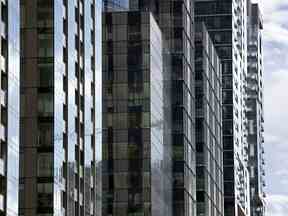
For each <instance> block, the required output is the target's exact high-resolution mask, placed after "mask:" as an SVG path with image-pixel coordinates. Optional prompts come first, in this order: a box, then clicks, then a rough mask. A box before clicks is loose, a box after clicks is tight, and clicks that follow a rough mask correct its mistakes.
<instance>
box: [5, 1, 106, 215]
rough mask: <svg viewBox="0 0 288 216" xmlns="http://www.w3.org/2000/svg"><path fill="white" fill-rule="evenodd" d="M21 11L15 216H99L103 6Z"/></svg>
mask: <svg viewBox="0 0 288 216" xmlns="http://www.w3.org/2000/svg"><path fill="white" fill-rule="evenodd" d="M9 2H11V1H9ZM20 3H21V5H20V6H21V41H22V44H21V86H20V87H21V132H20V140H21V141H20V150H21V153H20V165H21V167H20V177H21V179H20V186H19V187H20V188H19V191H20V202H19V203H20V209H19V211H20V212H19V215H25V216H26V215H27V216H34V215H38V216H40V215H41V216H48V215H69V216H77V215H101V157H102V152H101V150H102V140H101V134H102V133H101V132H102V128H101V126H102V119H101V116H102V114H101V109H102V97H101V95H102V94H101V90H102V86H101V84H102V80H101V76H102V72H101V62H102V53H101V52H102V51H101V47H102V46H101V44H102V41H101V40H102V39H101V27H102V24H101V19H102V17H101V11H102V1H100V0H85V1H84V0H64V1H63V0H21V1H20Z"/></svg>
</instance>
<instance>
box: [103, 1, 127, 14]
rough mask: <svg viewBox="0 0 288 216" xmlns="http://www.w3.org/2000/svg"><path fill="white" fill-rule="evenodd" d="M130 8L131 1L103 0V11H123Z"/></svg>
mask: <svg viewBox="0 0 288 216" xmlns="http://www.w3.org/2000/svg"><path fill="white" fill-rule="evenodd" d="M128 8H129V0H103V10H104V11H106V12H108V11H122V10H127V9H128Z"/></svg>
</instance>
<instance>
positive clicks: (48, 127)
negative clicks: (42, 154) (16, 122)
mask: <svg viewBox="0 0 288 216" xmlns="http://www.w3.org/2000/svg"><path fill="white" fill-rule="evenodd" d="M52 144H53V125H52V124H51V123H40V122H39V126H38V146H41V147H48V146H52Z"/></svg>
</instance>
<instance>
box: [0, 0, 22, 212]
mask: <svg viewBox="0 0 288 216" xmlns="http://www.w3.org/2000/svg"><path fill="white" fill-rule="evenodd" d="M19 70H20V8H19V1H18V0H15V1H8V0H1V1H0V80H1V83H0V104H1V107H0V215H7V216H17V215H18V180H19V132H20V131H19V124H20V120H19V119H20V117H19V116H20V111H19V110H20V86H19V85H20V83H19V80H20V78H19V75H20V71H19Z"/></svg>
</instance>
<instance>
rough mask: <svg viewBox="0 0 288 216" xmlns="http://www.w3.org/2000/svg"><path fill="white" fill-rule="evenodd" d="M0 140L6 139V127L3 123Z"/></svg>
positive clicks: (0, 129) (0, 125)
mask: <svg viewBox="0 0 288 216" xmlns="http://www.w3.org/2000/svg"><path fill="white" fill-rule="evenodd" d="M0 140H2V141H4V142H5V141H6V133H5V127H4V126H3V125H2V124H0Z"/></svg>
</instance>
